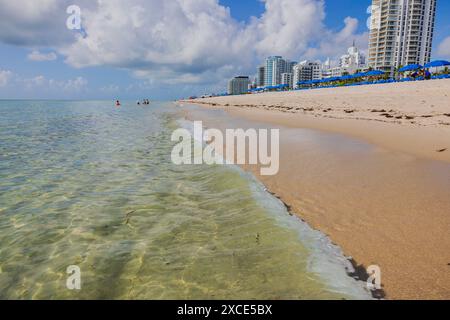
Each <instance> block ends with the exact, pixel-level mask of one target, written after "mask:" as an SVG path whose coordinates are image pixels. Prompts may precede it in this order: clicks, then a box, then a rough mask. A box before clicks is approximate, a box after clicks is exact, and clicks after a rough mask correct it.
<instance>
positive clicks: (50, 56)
mask: <svg viewBox="0 0 450 320" xmlns="http://www.w3.org/2000/svg"><path fill="white" fill-rule="evenodd" d="M27 58H28V60H31V61H39V62H40V61H53V60H56V59H57V58H58V57H57V56H56V53H54V52H49V53H41V52H39V51H38V50H33V51H32V52H30V53H29V54H28V56H27Z"/></svg>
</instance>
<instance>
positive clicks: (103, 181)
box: [0, 101, 369, 299]
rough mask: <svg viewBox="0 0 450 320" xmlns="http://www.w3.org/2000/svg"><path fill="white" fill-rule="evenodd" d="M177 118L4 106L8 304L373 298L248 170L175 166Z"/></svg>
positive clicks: (2, 233) (3, 268)
mask: <svg viewBox="0 0 450 320" xmlns="http://www.w3.org/2000/svg"><path fill="white" fill-rule="evenodd" d="M177 118H178V116H177V115H176V114H175V112H174V107H173V106H172V105H170V104H153V105H152V106H150V107H147V106H145V107H138V106H135V105H133V104H129V105H127V104H125V105H124V106H122V107H121V108H119V109H118V108H115V107H114V106H112V104H111V103H109V102H48V101H42V102H39V101H34V102H33V101H0V137H1V140H0V298H1V299H13V298H14V299H16V298H18V299H216V298H217V299H219V298H222V299H341V298H368V297H369V296H368V295H367V293H366V292H364V290H362V287H361V286H360V285H359V284H357V283H356V281H354V280H352V279H350V278H348V277H347V276H346V274H345V269H344V264H345V261H343V257H341V256H339V252H338V251H336V249H335V248H332V247H331V246H330V245H329V243H328V242H327V240H326V239H325V238H324V237H323V236H322V235H320V234H319V233H317V232H314V231H312V230H310V229H308V227H307V226H306V225H305V224H304V223H302V222H301V221H299V220H297V219H295V218H293V217H290V216H289V215H288V214H287V212H286V210H285V208H284V207H283V206H282V205H281V204H280V203H279V202H277V200H276V199H274V198H272V197H271V196H270V195H269V194H268V193H266V192H265V191H264V189H263V187H262V186H261V185H259V184H258V183H257V182H256V181H255V180H254V179H253V178H252V177H251V176H249V175H248V174H246V173H243V172H242V171H241V170H240V169H238V168H235V167H226V166H175V165H173V164H171V162H170V152H171V149H172V146H173V143H172V142H170V135H171V133H172V131H173V130H174V129H175V128H176V127H177V126H178V124H177V123H178V122H177V121H176V120H177ZM69 265H78V266H79V267H80V269H81V279H82V290H80V291H70V290H67V289H66V279H67V276H68V275H67V274H66V268H67V267H68V266H69Z"/></svg>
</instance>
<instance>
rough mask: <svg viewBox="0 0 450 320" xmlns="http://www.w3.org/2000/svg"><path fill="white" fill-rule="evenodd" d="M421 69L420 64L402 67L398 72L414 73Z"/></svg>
mask: <svg viewBox="0 0 450 320" xmlns="http://www.w3.org/2000/svg"><path fill="white" fill-rule="evenodd" d="M422 68H423V67H422V66H421V65H420V64H409V65H407V66H404V67H403V68H400V69H399V70H398V71H399V72H406V71H414V70H419V69H422Z"/></svg>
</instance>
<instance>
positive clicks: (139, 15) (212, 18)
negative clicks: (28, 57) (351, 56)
mask: <svg viewBox="0 0 450 320" xmlns="http://www.w3.org/2000/svg"><path fill="white" fill-rule="evenodd" d="M78 2H79V3H78V5H79V6H80V7H81V8H82V25H83V28H84V30H85V32H86V35H87V36H81V35H80V34H79V33H76V32H75V33H74V32H73V31H69V30H67V28H65V20H66V19H67V17H68V15H67V14H66V12H65V9H66V8H67V6H68V5H69V4H70V1H66V0H61V1H60V0H41V1H39V5H38V4H37V3H38V2H37V1H34V0H15V1H14V2H11V1H9V0H0V6H1V7H2V11H1V12H0V41H3V42H8V43H14V44H20V45H24V46H30V47H35V46H43V45H46V46H48V47H52V48H54V49H55V50H57V51H58V53H60V54H62V55H63V56H64V57H65V58H66V62H67V63H68V64H69V65H71V66H73V67H77V68H82V67H88V66H110V67H116V68H122V69H127V70H130V71H131V72H132V74H133V75H134V76H135V77H137V78H140V79H145V80H150V81H151V80H156V81H158V82H161V83H165V84H169V85H174V84H182V85H187V84H193V85H205V84H211V85H215V84H217V83H219V82H221V81H223V80H224V79H225V78H227V77H229V76H231V75H234V74H240V73H242V74H249V73H250V74H253V73H254V72H255V66H256V65H257V64H258V63H260V62H261V61H262V59H264V57H265V56H268V55H273V54H279V55H284V56H286V57H287V58H290V59H295V60H298V59H301V58H303V57H304V58H312V59H315V58H324V57H326V56H331V57H334V56H339V55H342V54H344V53H345V52H346V48H347V47H348V46H349V45H350V44H351V42H352V40H353V39H356V40H357V41H358V44H359V45H360V46H365V45H366V44H367V40H366V38H367V34H362V35H361V34H357V26H358V21H357V20H356V19H354V18H347V19H346V21H345V27H344V28H343V29H342V30H340V31H338V32H334V31H331V30H328V29H327V28H326V27H325V26H324V23H323V21H324V19H325V9H324V1H323V0H264V2H265V8H266V9H265V13H264V14H263V15H262V16H261V17H255V18H253V19H251V21H250V22H248V23H240V22H238V21H236V20H234V19H233V18H232V17H231V15H230V11H229V9H227V8H225V7H223V6H221V5H220V4H219V2H218V0H165V1H160V0H129V1H122V0H108V1H100V0H97V1H87V0H82V1H78ZM23 10H24V12H22V11H23ZM2 29H3V30H2Z"/></svg>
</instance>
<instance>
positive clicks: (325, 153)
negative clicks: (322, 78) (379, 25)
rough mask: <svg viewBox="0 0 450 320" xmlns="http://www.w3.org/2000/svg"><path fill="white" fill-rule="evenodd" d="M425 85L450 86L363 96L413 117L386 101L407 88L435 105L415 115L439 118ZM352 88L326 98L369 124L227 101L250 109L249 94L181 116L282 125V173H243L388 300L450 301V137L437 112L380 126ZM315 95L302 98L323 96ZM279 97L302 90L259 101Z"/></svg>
mask: <svg viewBox="0 0 450 320" xmlns="http://www.w3.org/2000/svg"><path fill="white" fill-rule="evenodd" d="M429 83H436V84H438V88H439V90H441V89H442V88H445V87H446V86H448V85H449V84H450V81H437V82H428V83H424V84H423V86H421V84H416V83H414V84H412V85H411V86H404V84H400V85H399V86H398V85H394V86H395V87H392V88H386V87H384V86H380V87H378V88H375V89H373V90H374V91H375V92H369V93H368V95H369V96H371V95H374V96H375V95H378V96H379V97H381V96H382V95H384V98H383V99H386V100H385V101H387V100H390V101H391V104H390V105H389V106H384V107H383V106H381V105H380V106H378V108H380V107H381V108H385V109H389V110H395V113H400V112H401V111H402V110H403V111H404V112H407V113H408V114H413V112H414V114H416V113H417V112H419V111H418V110H415V111H410V110H409V109H408V108H407V107H405V106H404V104H402V103H401V101H402V100H401V99H400V100H398V99H397V100H396V99H394V97H391V96H390V95H395V92H396V90H400V91H398V92H408V91H410V94H411V95H413V92H415V91H419V92H418V93H417V95H418V96H424V97H425V98H424V99H425V101H429V102H430V101H432V102H433V103H434V107H431V106H428V109H427V108H425V107H424V110H420V112H423V113H424V114H427V112H428V111H430V110H434V109H436V110H438V111H437V113H442V114H443V113H445V108H448V109H450V104H448V103H447V100H446V98H447V97H446V94H447V93H446V92H445V91H442V92H441V93H439V90H437V91H436V92H434V96H433V97H429V96H428V95H426V94H425V93H424V91H423V90H425V89H426V90H428V88H429V87H428V86H429ZM407 85H409V84H407ZM375 87H376V86H375ZM358 89H360V90H362V91H363V92H365V91H371V89H370V88H366V87H359V88H341V89H338V90H344V92H337V91H338V90H335V92H336V93H335V94H334V95H335V96H334V95H333V94H332V93H330V92H328V93H324V95H325V96H328V98H329V99H330V98H331V100H330V101H334V100H344V101H346V103H348V104H349V105H350V107H351V108H352V109H355V110H366V111H358V112H361V113H363V112H369V113H370V114H371V118H370V119H364V120H363V119H361V118H360V117H357V118H353V117H352V116H347V113H345V111H344V113H343V114H341V113H339V112H337V111H336V115H335V116H334V117H332V118H329V117H324V116H321V115H317V114H316V115H314V114H310V113H318V111H317V110H316V111H311V112H304V111H298V112H296V113H289V112H282V111H274V110H265V109H266V107H232V106H231V104H232V103H237V102H236V101H234V100H233V99H244V98H246V99H250V100H247V102H242V101H241V100H239V103H241V104H242V103H244V104H252V103H254V101H253V100H251V99H256V98H254V96H244V97H230V98H228V99H231V100H230V101H227V100H226V98H217V100H215V99H208V100H210V101H215V102H213V103H214V104H216V105H215V106H212V108H211V106H208V107H207V108H198V109H196V108H194V109H190V108H187V109H186V112H187V117H188V118H189V119H191V120H203V121H204V122H205V125H206V126H208V127H215V128H221V129H225V128H236V127H243V128H253V127H256V128H258V127H259V128H280V129H281V146H280V152H281V153H280V155H281V159H280V172H279V173H278V175H276V176H260V175H259V168H258V167H257V166H247V167H245V168H246V169H247V170H250V171H252V172H253V173H254V174H255V175H256V176H258V177H259V179H260V180H261V181H262V182H263V183H264V184H265V185H266V186H267V188H268V189H269V191H270V192H272V193H274V194H275V195H277V196H278V197H279V198H280V199H281V200H282V201H284V202H285V203H286V204H287V205H288V206H289V207H290V209H291V211H292V212H293V213H295V214H297V215H298V216H300V217H301V218H302V219H304V220H305V221H307V222H308V223H309V224H310V225H311V226H312V227H314V228H315V229H318V230H320V231H322V232H324V233H326V234H327V235H329V236H330V237H331V239H332V240H333V241H334V242H335V243H337V244H338V245H339V246H340V247H341V248H342V249H343V250H344V252H345V253H346V254H347V255H348V256H351V257H352V258H353V259H354V260H355V261H356V262H357V263H358V264H361V265H362V266H363V267H367V266H369V265H379V266H380V267H381V271H382V282H383V289H384V290H385V292H386V294H387V296H386V298H388V299H450V265H449V264H450V237H449V234H450V164H449V163H448V162H450V158H449V156H448V152H447V151H441V152H438V149H439V150H441V149H445V148H447V147H450V131H449V129H448V127H447V125H446V124H444V123H441V122H440V121H443V120H439V119H441V116H435V117H436V119H435V120H437V121H436V122H431V120H430V119H431V118H429V117H421V118H420V121H418V122H416V123H411V121H406V120H405V119H403V120H402V121H393V120H392V121H391V120H390V118H386V119H387V121H384V120H383V121H379V120H380V119H378V117H379V115H377V113H375V112H371V111H367V110H369V109H370V108H372V107H374V106H372V105H370V103H369V105H366V106H361V105H359V104H355V99H354V94H355V93H354V92H357V90H358ZM320 91H321V90H316V91H315V92H314V93H313V92H312V91H311V92H308V93H306V94H310V95H315V96H318V97H319V96H320ZM325 91H328V90H327V89H325ZM381 92H383V94H381ZM389 92H391V93H389ZM398 92H397V93H398ZM447 92H450V91H447ZM283 94H284V95H286V97H287V96H289V97H291V96H297V95H300V92H295V93H281V94H280V93H278V94H267V95H264V94H263V95H255V97H256V96H259V97H257V99H261V100H264V101H265V103H266V104H271V103H272V102H271V100H270V99H274V98H276V99H281V98H282V95H283ZM398 94H400V93H398ZM439 94H440V95H439ZM346 95H347V100H346V98H345V96H346ZM405 95H408V93H405ZM264 96H266V97H264ZM308 97H309V96H308ZM439 97H440V98H439ZM334 98H336V99H334ZM298 99H302V97H301V98H298ZM311 99H312V98H311ZM320 99H324V98H323V97H320ZM320 99H319V100H320ZM358 99H362V98H358ZM358 99H356V100H357V101H358ZM380 99H381V98H380ZM410 99H412V101H415V100H414V97H412V98H410ZM203 100H204V99H203ZM394 100H396V101H397V102H396V103H394V102H393V101H394ZM218 101H220V102H218ZM287 101H289V103H294V102H292V101H291V100H290V99H287ZM195 102H197V101H195ZM202 102H204V101H202ZM303 103H304V102H300V103H299V104H303ZM323 103H324V104H325V102H323ZM380 103H383V101H381V102H380ZM219 104H220V105H219ZM222 104H223V105H225V104H229V106H226V107H225V106H221V105H222ZM325 107H326V105H324V108H325ZM416 107H417V106H415V107H414V105H413V107H411V110H413V109H414V108H416ZM306 108H309V107H306ZM269 109H273V108H269ZM425 109H426V110H425ZM222 110H225V111H222ZM282 110H283V109H282ZM392 112H393V113H394V111H392ZM350 115H353V113H350ZM374 115H375V116H374ZM444 117H445V116H444ZM372 118H374V119H372ZM442 119H443V118H442ZM317 129H320V130H317ZM327 131H328V132H327ZM435 149H436V150H435Z"/></svg>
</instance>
